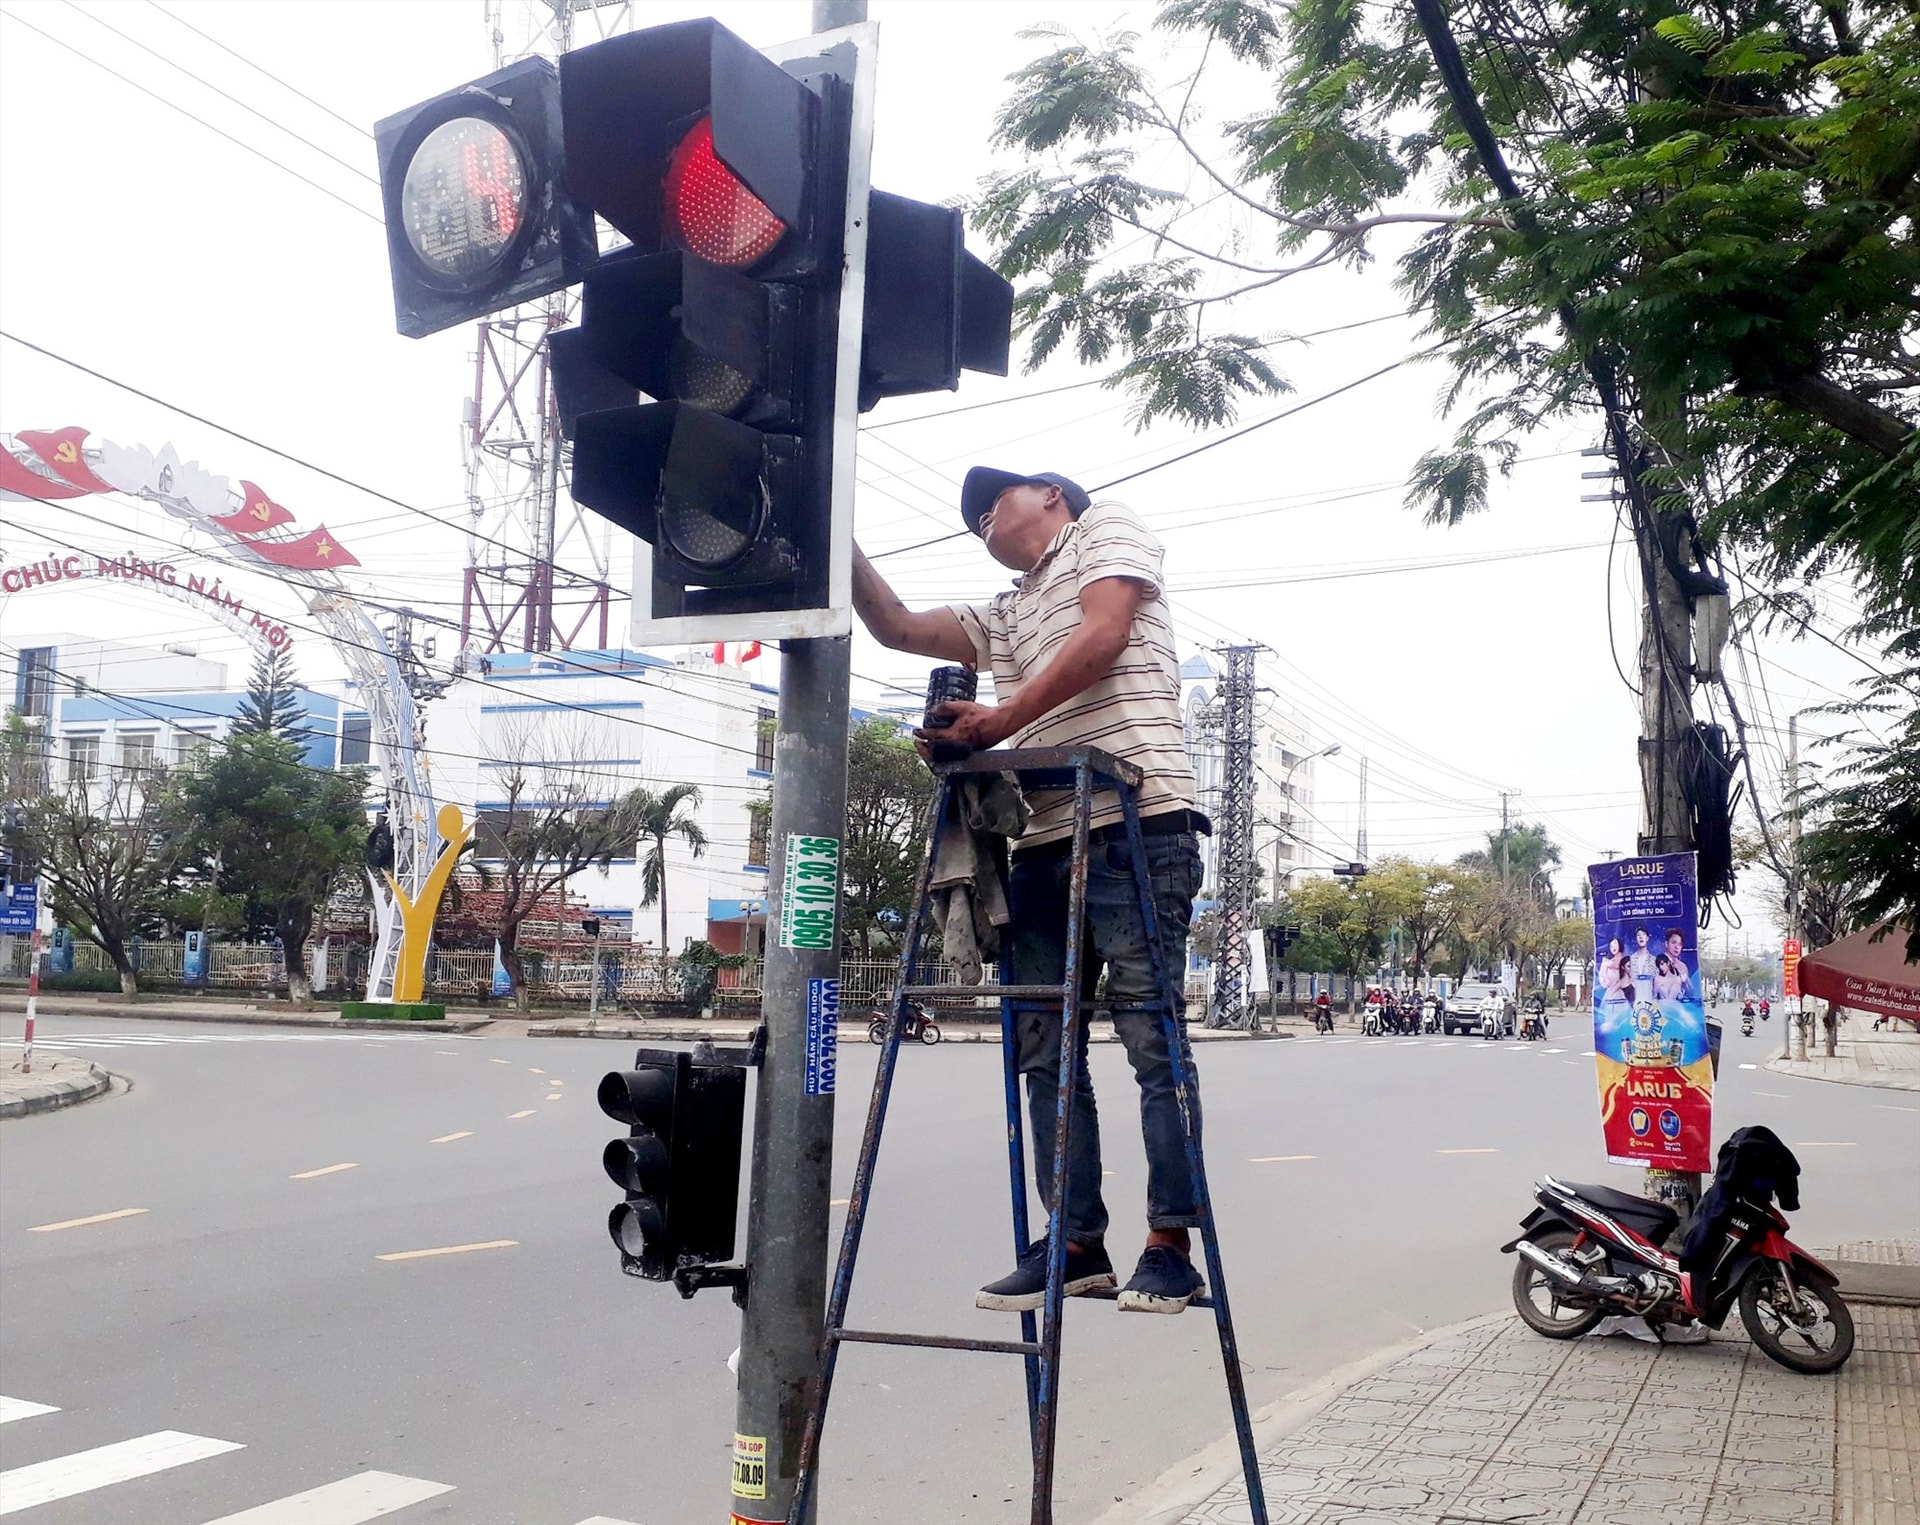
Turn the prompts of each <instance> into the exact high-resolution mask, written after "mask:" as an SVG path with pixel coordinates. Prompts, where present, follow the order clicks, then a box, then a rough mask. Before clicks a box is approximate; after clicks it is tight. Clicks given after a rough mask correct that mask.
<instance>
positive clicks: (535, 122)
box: [374, 58, 595, 339]
mask: <svg viewBox="0 0 1920 1525" xmlns="http://www.w3.org/2000/svg"><path fill="white" fill-rule="evenodd" d="M374 152H375V154H376V155H377V157H378V159H379V163H380V195H381V200H382V202H383V203H384V205H385V207H386V219H387V259H388V263H389V265H390V266H391V268H392V272H393V305H394V318H395V321H396V323H397V324H398V326H399V329H400V332H401V333H403V334H406V335H407V336H408V337H409V338H414V339H417V338H419V337H420V336H421V335H423V334H431V333H435V332H437V331H438V330H440V329H443V328H448V327H450V326H452V325H453V324H455V323H460V322H463V321H465V320H467V319H470V318H478V317H484V316H485V315H486V314H487V313H490V312H498V311H499V310H500V309H501V308H503V307H512V306H514V305H515V304H517V303H520V302H527V301H531V300H532V299H533V298H535V297H539V296H545V295H546V294H547V293H549V292H552V291H557V290H559V289H560V288H561V287H563V286H568V285H571V284H572V283H573V282H575V281H577V280H579V279H580V277H581V275H582V274H584V273H585V271H586V268H587V266H588V265H590V264H591V263H592V262H593V259H594V251H595V239H594V230H593V214H592V213H591V212H588V211H585V210H583V209H581V208H579V207H577V206H575V205H574V204H573V203H572V202H571V201H570V200H569V199H568V197H567V194H566V189H565V185H564V177H565V170H566V159H565V152H564V148H563V145H562V141H561V131H560V79H559V74H558V72H557V71H556V70H555V69H554V66H553V65H552V64H551V63H549V62H548V61H547V60H546V59H544V58H527V59H522V60H521V61H520V62H519V63H516V64H509V65H508V66H507V67H506V68H504V69H499V70H496V71H495V72H494V73H492V74H489V75H487V76H485V77H484V78H482V79H477V80H474V81H473V82H472V83H471V84H466V85H462V86H461V87H460V88H459V89H457V90H449V91H448V92H447V93H446V94H444V95H437V96H435V97H434V98H433V99H432V100H430V101H423V102H421V103H420V104H419V105H417V106H412V107H409V108H408V109H407V110H405V111H401V112H396V113H395V114H394V115H392V116H390V117H388V118H387V119H386V120H385V121H383V122H380V123H378V124H376V126H375V127H374Z"/></svg>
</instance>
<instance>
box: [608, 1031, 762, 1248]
mask: <svg viewBox="0 0 1920 1525" xmlns="http://www.w3.org/2000/svg"><path fill="white" fill-rule="evenodd" d="M634 1064H635V1066H636V1067H635V1068H634V1069H631V1070H615V1071H613V1072H612V1073H610V1074H608V1075H605V1076H603V1077H602V1078H601V1081H600V1091H599V1097H600V1110H601V1111H603V1112H605V1113H606V1114H607V1115H608V1116H609V1117H611V1118H613V1119H614V1120H615V1121H616V1122H622V1123H625V1124H626V1125H627V1127H628V1129H629V1130H630V1131H629V1133H628V1136H627V1137H626V1138H616V1139H614V1140H613V1141H612V1142H611V1143H609V1144H608V1145H607V1147H606V1151H605V1153H604V1154H603V1156H602V1163H603V1164H604V1165H605V1166H606V1171H607V1174H608V1176H609V1177H611V1178H612V1180H613V1183H614V1185H616V1186H618V1187H619V1188H620V1189H621V1190H622V1191H624V1192H625V1193H626V1200H625V1201H623V1202H622V1203H620V1205H619V1206H617V1207H615V1208H614V1210H613V1212H612V1214H611V1215H610V1216H609V1217H608V1219H607V1231H608V1233H610V1234H611V1235H612V1236H613V1242H614V1243H615V1244H616V1245H618V1246H619V1247H620V1269H621V1270H623V1271H625V1272H626V1273H627V1274H628V1275H629V1276H640V1277H644V1278H646V1279H647V1280H648V1281H668V1280H671V1279H672V1278H673V1276H674V1273H675V1272H676V1271H679V1270H681V1269H682V1268H684V1267H687V1266H699V1265H711V1264H713V1263H715V1262H717V1261H723V1260H728V1259H730V1258H731V1257H732V1255H733V1238H734V1219H735V1218H736V1216H737V1215H738V1209H739V1201H740V1142H741V1134H742V1129H743V1127H744V1124H745V1119H746V1094H747V1072H746V1068H745V1066H743V1065H738V1064H709V1063H702V1064H696V1063H694V1061H693V1058H692V1056H691V1055H689V1054H685V1053H672V1052H668V1051H665V1050H657V1049H641V1050H640V1051H639V1052H638V1053H637V1054H636V1055H635V1056H634Z"/></svg>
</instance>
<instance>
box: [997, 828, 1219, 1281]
mask: <svg viewBox="0 0 1920 1525" xmlns="http://www.w3.org/2000/svg"><path fill="white" fill-rule="evenodd" d="M1145 840H1146V851H1147V877H1148V881H1149V884H1150V886H1151V889H1152V893H1153V909H1154V920H1155V923H1156V928H1157V931H1158V933H1159V943H1160V957H1161V968H1162V969H1164V970H1165V971H1166V972H1167V974H1168V976H1169V978H1170V979H1171V981H1172V985H1173V992H1172V993H1173V1003H1174V1005H1173V1015H1174V1024H1175V1027H1176V1029H1177V1030H1178V1033H1179V1043H1180V1057H1181V1060H1182V1062H1183V1063H1184V1065H1185V1067H1186V1076H1187V1105H1188V1108H1189V1111H1190V1113H1191V1115H1192V1118H1193V1129H1194V1136H1195V1138H1196V1139H1197V1138H1198V1137H1199V1132H1200V1091H1199V1077H1198V1075H1197V1074H1196V1072H1195V1070H1194V1068H1193V1050H1192V1047H1191V1046H1190V1044H1189V1043H1188V1040H1187V1025H1186V1000H1185V998H1184V996H1183V994H1182V987H1183V985H1184V983H1185V978H1186V966H1187V925H1188V923H1189V921H1191V919H1192V917H1193V897H1194V895H1195V894H1196V893H1197V892H1198V890H1199V888H1200V874H1201V863H1200V847H1199V841H1198V839H1197V838H1196V837H1195V836H1194V834H1193V833H1192V832H1166V833H1162V834H1159V835H1155V836H1149V837H1147V838H1146V839H1145ZM1071 858H1072V846H1071V843H1070V842H1053V843H1047V844H1046V845H1044V846H1041V847H1029V848H1027V849H1025V850H1023V851H1017V852H1015V853H1014V854H1013V866H1012V870H1011V873H1010V875H1009V882H1008V886H1007V888H1008V900H1009V903H1010V904H1009V908H1010V910H1011V911H1012V913H1013V914H1012V926H1011V927H1010V928H1009V934H1010V935H1009V940H1008V943H1007V948H1006V954H1005V957H1004V958H1003V959H1002V962H1001V971H1002V972H1001V979H1002V980H1003V981H1004V982H1005V983H1007V984H1021V985H1047V984H1058V983H1059V982H1060V981H1062V980H1063V979H1064V978H1065V969H1066V943H1067V890H1068V881H1069V878H1070V871H1071ZM1086 919H1087V925H1086V940H1085V944H1084V946H1083V950H1082V953H1081V964H1080V989H1081V991H1082V994H1083V999H1082V1002H1081V1021H1080V1024H1079V1027H1080V1030H1079V1057H1078V1059H1077V1061H1076V1063H1075V1070H1076V1072H1077V1074H1076V1082H1075V1085H1074V1089H1073V1099H1072V1102H1071V1103H1070V1105H1071V1107H1072V1116H1073V1122H1072V1127H1071V1128H1070V1129H1069V1132H1068V1139H1067V1193H1066V1209H1065V1216H1066V1231H1067V1237H1068V1239H1069V1240H1071V1241H1073V1242H1075V1243H1078V1244H1092V1243H1095V1242H1097V1241H1098V1240H1100V1239H1101V1238H1102V1237H1103V1236H1104V1235H1105V1233H1106V1230H1107V1208H1106V1203H1105V1202H1104V1201H1103V1200H1102V1199H1101V1195H1100V1117H1099V1113H1098V1111H1097V1110H1096V1109H1095V1106H1094V1100H1093V1083H1092V1081H1091V1080H1090V1079H1089V1078H1088V1075H1087V1018H1088V1016H1089V1015H1090V1014H1091V1007H1092V1000H1091V997H1092V995H1093V991H1094V986H1095V983H1096V982H1097V981H1098V979H1099V977H1100V972H1101V970H1102V968H1103V967H1104V969H1105V970H1106V976H1107V988H1106V994H1105V998H1104V1001H1103V1004H1104V1005H1106V1006H1107V1007H1108V1008H1110V1009H1111V1011H1112V1013H1113V1025H1114V1030H1115V1032H1116V1033H1117V1035H1118V1036H1119V1039H1120V1041H1121V1043H1122V1044H1124V1045H1125V1046H1126V1050H1127V1058H1128V1060H1129V1061H1130V1062H1131V1063H1132V1065H1133V1073H1134V1078H1135V1079H1136V1080H1137V1081H1138V1082H1139V1085H1140V1131H1141V1135H1142V1137H1143V1138H1144V1140H1145V1143H1146V1151H1147V1223H1148V1225H1149V1226H1150V1227H1152V1228H1156V1229H1170V1228H1190V1227H1193V1226H1195V1225H1197V1224H1198V1223H1199V1222H1200V1216H1199V1204H1198V1202H1197V1201H1196V1200H1195V1198H1194V1190H1193V1177H1192V1175H1191V1174H1190V1173H1189V1171H1188V1169H1187V1153H1186V1138H1185V1132H1184V1130H1183V1129H1182V1127H1181V1124H1180V1103H1179V1101H1178V1099H1177V1098H1176V1097H1175V1095H1174V1089H1173V1055H1172V1052H1171V1050H1170V1047H1169V1045H1168V1041H1167V1028H1166V998H1167V993H1166V992H1165V991H1164V990H1163V989H1161V988H1160V987H1159V986H1158V985H1157V983H1156V982H1155V980H1154V974H1153V961H1152V958H1151V954H1150V950H1149V948H1148V945H1147V933H1146V927H1145V924H1144V923H1143V921H1142V918H1141V915H1140V901H1139V891H1138V889H1137V887H1136V885H1135V882H1134V874H1133V862H1132V858H1131V855H1130V852H1129V849H1128V847H1127V844H1126V843H1125V841H1124V840H1123V841H1118V842H1096V843H1093V844H1091V845H1090V847H1089V849H1088V863H1087V918H1086ZM1013 1015H1014V1025H1015V1036H1016V1041H1017V1045H1018V1062H1019V1067H1020V1072H1021V1073H1022V1074H1024V1075H1025V1076H1026V1077H1027V1115H1028V1119H1029V1123H1030V1126H1029V1130H1028V1137H1029V1138H1030V1139H1031V1141H1032V1142H1031V1146H1030V1147H1031V1149H1032V1152H1033V1178H1034V1184H1035V1185H1036V1186H1038V1187H1039V1189H1040V1200H1041V1201H1042V1202H1047V1201H1050V1200H1051V1198H1052V1192H1053V1150H1054V1136H1053V1135H1054V1126H1053V1125H1054V1114H1055V1111H1056V1108H1057V1104H1058V1098H1059V1090H1060V1016H1061V1013H1060V1003H1059V1002H1057V1001H1053V1002H1032V1001H1016V1002H1014V1003H1013Z"/></svg>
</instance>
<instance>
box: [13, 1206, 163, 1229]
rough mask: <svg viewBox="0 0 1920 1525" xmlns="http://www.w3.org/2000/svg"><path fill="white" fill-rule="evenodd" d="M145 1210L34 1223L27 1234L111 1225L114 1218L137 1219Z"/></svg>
mask: <svg viewBox="0 0 1920 1525" xmlns="http://www.w3.org/2000/svg"><path fill="white" fill-rule="evenodd" d="M146 1210H147V1209H146V1208H144V1207H123V1208H120V1209H118V1210H117V1211H115V1212H111V1213H95V1214H93V1216H92V1217H90V1218H63V1219H62V1220H61V1221H60V1222H58V1223H36V1224H34V1226H33V1227H32V1228H30V1229H28V1230H27V1232H28V1233H29V1234H52V1233H56V1232H57V1231H59V1230H60V1229H63V1228H86V1227H87V1226H88V1225H90V1224H94V1223H111V1222H113V1220H114V1219H115V1218H137V1217H139V1216H140V1215H141V1214H142V1213H144V1212H145V1211H146Z"/></svg>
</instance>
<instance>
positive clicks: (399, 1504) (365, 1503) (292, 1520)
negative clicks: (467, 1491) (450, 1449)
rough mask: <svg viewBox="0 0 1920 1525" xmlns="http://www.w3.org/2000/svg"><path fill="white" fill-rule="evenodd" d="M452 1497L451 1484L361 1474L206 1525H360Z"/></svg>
mask: <svg viewBox="0 0 1920 1525" xmlns="http://www.w3.org/2000/svg"><path fill="white" fill-rule="evenodd" d="M451 1492H453V1484H451V1483H430V1482H428V1481H427V1480H426V1479H425V1478H423V1477H402V1476H400V1474H399V1473H397V1472H361V1473H358V1474H356V1475H355V1476H353V1477H343V1478H341V1479H340V1481H339V1482H337V1483H325V1484H322V1485H321V1486H320V1487H318V1488H309V1489H307V1491H306V1492H305V1493H292V1494H288V1495H287V1497H285V1498H283V1499H275V1500H274V1501H273V1502H272V1503H270V1504H261V1505H260V1506H259V1507H257V1508H254V1509H243V1510H241V1511H240V1512H239V1513H238V1514H223V1515H221V1516H220V1518H219V1519H217V1520H209V1521H208V1522H207V1525H361V1522H362V1521H363V1520H375V1519H378V1518H379V1517H380V1516H381V1515H383V1514H392V1513H393V1512H394V1511H395V1510H396V1509H405V1508H406V1507H407V1506H408V1505H409V1504H418V1503H419V1502H421V1501H422V1500H423V1499H430V1498H437V1497H438V1496H439V1495H440V1494H442V1493H451Z"/></svg>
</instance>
